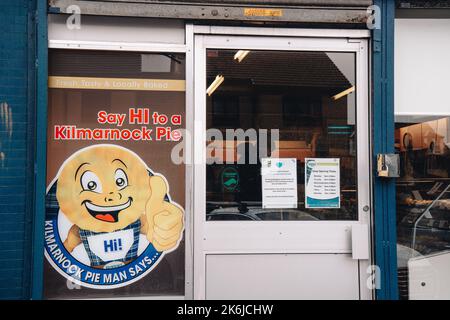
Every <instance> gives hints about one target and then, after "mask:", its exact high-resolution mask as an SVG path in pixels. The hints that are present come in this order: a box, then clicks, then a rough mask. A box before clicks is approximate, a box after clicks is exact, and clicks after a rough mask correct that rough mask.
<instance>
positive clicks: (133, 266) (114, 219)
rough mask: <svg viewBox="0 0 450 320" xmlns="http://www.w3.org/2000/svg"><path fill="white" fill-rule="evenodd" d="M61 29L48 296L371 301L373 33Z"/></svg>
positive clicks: (54, 55) (53, 95)
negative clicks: (370, 89)
mask: <svg viewBox="0 0 450 320" xmlns="http://www.w3.org/2000/svg"><path fill="white" fill-rule="evenodd" d="M66 23H67V16H66V15H54V14H53V15H50V16H49V30H48V43H49V48H48V108H47V114H48V116H47V120H48V121H47V147H46V159H47V160H46V168H47V169H46V184H47V191H46V200H45V223H44V224H45V227H44V251H45V261H44V273H43V296H44V297H45V298H49V299H54V298H121V297H140V298H152V297H153V298H161V297H171V298H187V299H192V298H193V299H233V298H235V299H236V298H237V299H248V298H251V299H274V298H276V299H302V298H303V299H372V298H374V291H373V290H374V287H373V286H371V285H368V279H369V276H370V275H371V273H368V270H371V265H373V260H374V258H373V244H372V239H373V238H372V237H373V231H372V230H373V222H372V221H373V209H372V208H373V205H372V200H371V188H372V187H371V175H372V172H371V165H370V163H371V134H370V132H371V129H370V128H371V120H370V119H371V116H370V114H371V107H370V94H369V87H370V80H369V79H370V78H369V66H370V61H369V57H370V46H369V39H370V32H369V31H368V30H364V29H353V30H350V29H331V28H329V29H324V28H321V29H305V28H302V29H300V28H274V27H271V28H266V27H255V26H239V27H238V26H222V27H219V26H215V25H211V24H210V25H199V24H195V23H185V22H183V21H180V20H170V21H168V20H161V19H150V18H148V19H142V18H139V19H137V18H124V17H120V18H118V17H100V16H87V17H83V22H82V27H81V29H78V30H70V29H67V27H66ZM149 30H152V32H149Z"/></svg>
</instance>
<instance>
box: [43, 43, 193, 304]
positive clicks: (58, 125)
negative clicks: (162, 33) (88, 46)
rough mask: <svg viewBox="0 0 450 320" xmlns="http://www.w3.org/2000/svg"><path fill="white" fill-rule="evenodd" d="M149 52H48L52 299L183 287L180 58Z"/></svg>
mask: <svg viewBox="0 0 450 320" xmlns="http://www.w3.org/2000/svg"><path fill="white" fill-rule="evenodd" d="M113 55H114V57H113ZM144 55H145V54H140V53H126V52H116V53H110V52H101V51H96V52H82V51H80V52H72V51H70V50H65V51H64V50H62V51H59V50H56V51H53V52H52V54H51V56H50V61H51V62H50V77H49V106H48V132H47V197H46V217H45V228H44V230H43V232H44V241H45V242H44V247H45V252H44V255H45V258H46V261H47V263H46V265H45V273H44V296H45V297H47V298H76V297H83V298H89V297H117V296H119V297H120V296H142V295H164V294H166V295H167V294H169V295H170V294H172V295H182V294H184V276H185V275H184V267H185V266H184V255H185V254H184V225H185V218H184V199H185V189H184V172H185V171H184V170H185V168H184V165H183V164H175V163H174V162H173V161H172V159H171V151H172V149H173V147H174V146H175V145H177V144H178V143H180V140H181V129H183V128H184V115H185V114H184V110H185V101H184V99H185V98H184V96H185V92H184V91H185V89H184V87H185V83H184V65H183V64H184V61H183V58H184V57H183V56H179V57H176V58H175V57H166V56H165V55H158V54H155V55H157V56H158V58H159V60H161V59H167V60H168V65H169V66H170V68H169V69H168V70H166V71H167V72H161V70H158V72H151V68H149V67H148V66H146V70H145V71H143V70H144V69H143V67H142V64H141V63H142V61H144V60H145V59H144V58H143V56H144ZM68 59H70V60H71V63H69V62H68V61H66V60H68ZM81 64H82V65H83V68H80V67H79V65H81ZM150 67H151V66H150ZM155 70H156V69H155Z"/></svg>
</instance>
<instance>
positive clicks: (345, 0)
mask: <svg viewBox="0 0 450 320" xmlns="http://www.w3.org/2000/svg"><path fill="white" fill-rule="evenodd" d="M91 1H94V0H91ZM103 1H104V2H143V3H161V4H167V3H172V4H220V5H275V6H280V5H288V6H315V7H318V6H331V7H333V6H334V7H339V6H354V7H367V6H369V5H371V4H372V0H194V1H190V0H131V1H130V0H103ZM422 2H423V1H422Z"/></svg>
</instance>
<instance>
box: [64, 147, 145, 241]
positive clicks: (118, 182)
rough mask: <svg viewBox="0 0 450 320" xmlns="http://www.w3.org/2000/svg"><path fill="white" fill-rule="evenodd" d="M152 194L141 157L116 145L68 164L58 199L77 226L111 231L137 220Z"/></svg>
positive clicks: (88, 152) (94, 149)
mask: <svg viewBox="0 0 450 320" xmlns="http://www.w3.org/2000/svg"><path fill="white" fill-rule="evenodd" d="M150 194H151V191H150V188H149V173H148V171H147V168H146V166H145V164H144V163H143V162H142V160H141V159H140V158H138V157H137V156H136V155H134V154H133V153H131V152H129V151H128V150H126V149H123V148H120V147H117V146H111V145H109V146H102V145H100V146H96V147H92V148H88V149H85V150H84V151H82V152H79V153H77V154H75V155H74V156H73V157H72V158H71V159H70V160H69V161H68V162H67V163H66V164H65V166H64V168H63V170H62V171H61V173H60V176H59V179H58V184H57V193H56V197H57V200H58V203H59V205H60V209H61V211H62V212H64V214H65V215H66V216H67V218H68V219H69V220H70V221H71V222H72V223H73V224H74V225H77V226H78V227H79V228H81V229H85V230H90V231H94V232H112V231H115V230H120V229H123V228H124V227H126V226H128V225H129V224H131V223H133V222H135V221H136V220H138V219H139V218H140V217H141V216H142V214H143V213H144V212H145V207H146V203H147V201H148V199H149V197H150Z"/></svg>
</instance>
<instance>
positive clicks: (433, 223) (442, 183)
mask: <svg viewBox="0 0 450 320" xmlns="http://www.w3.org/2000/svg"><path fill="white" fill-rule="evenodd" d="M396 118H397V122H396V129H395V140H396V141H395V142H396V143H395V144H396V149H397V152H398V153H399V155H400V163H401V172H400V173H401V175H400V178H398V179H397V237H398V246H397V251H398V272H399V274H398V276H399V292H400V297H401V298H402V299H408V298H411V299H427V298H433V297H434V298H443V297H445V296H446V292H447V290H446V289H445V287H442V286H441V285H440V281H441V280H440V278H441V277H443V276H445V277H446V276H447V275H446V274H447V271H445V274H443V273H442V272H443V270H448V266H449V263H450V117H429V116H422V117H421V116H397V117H396ZM430 119H432V120H430Z"/></svg>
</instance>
